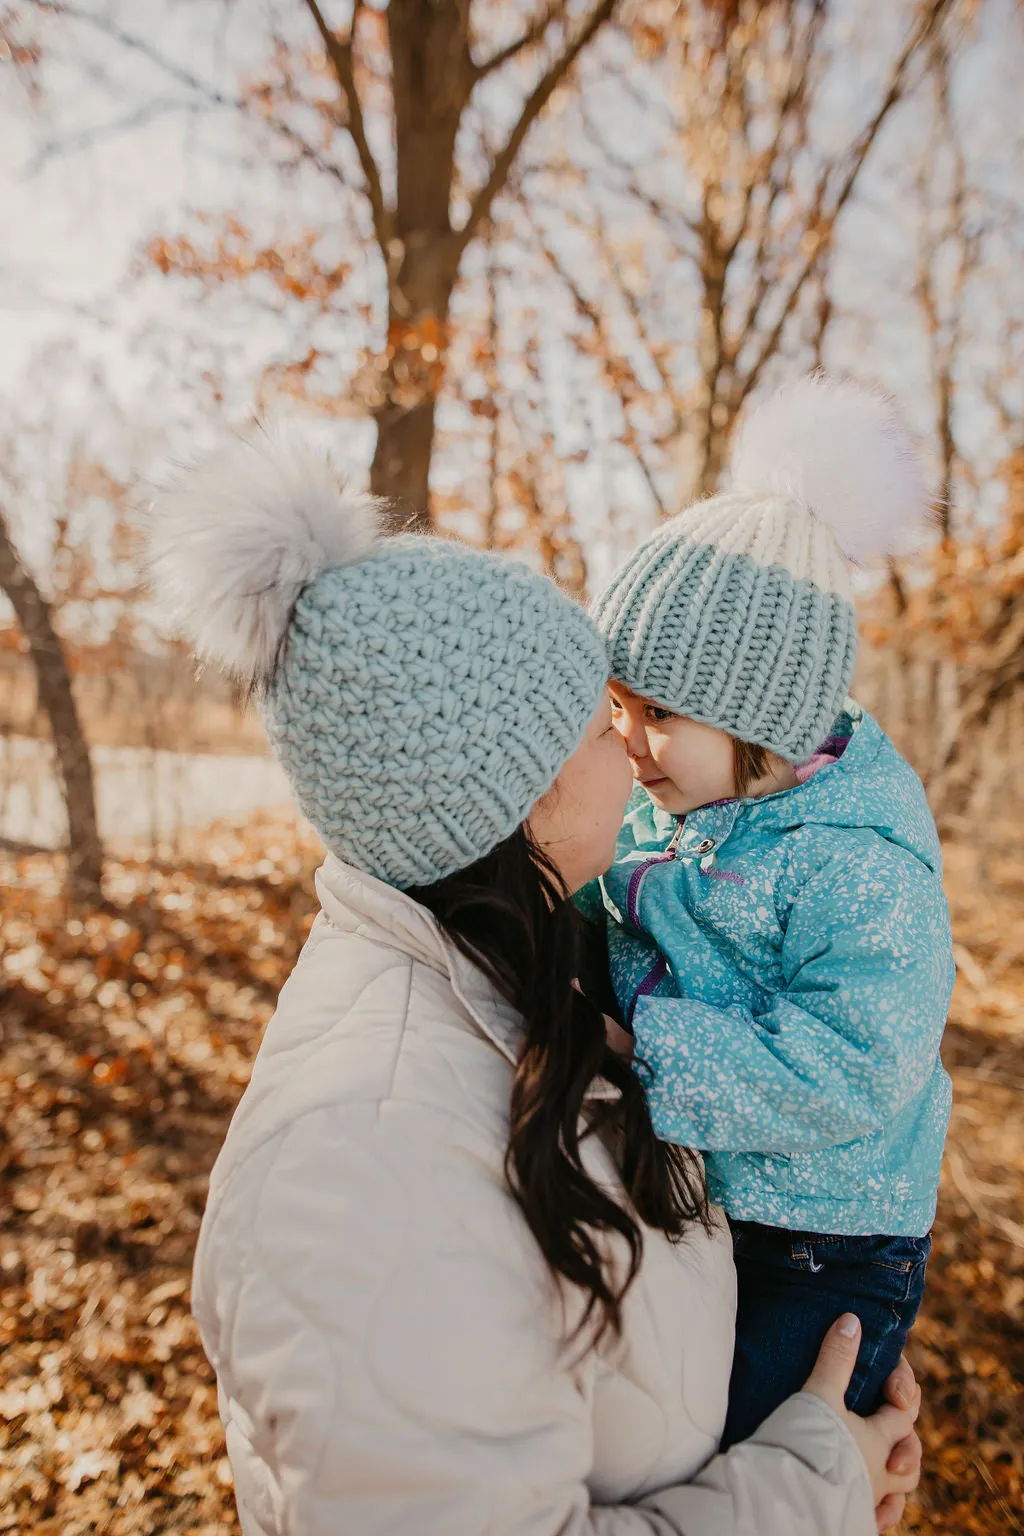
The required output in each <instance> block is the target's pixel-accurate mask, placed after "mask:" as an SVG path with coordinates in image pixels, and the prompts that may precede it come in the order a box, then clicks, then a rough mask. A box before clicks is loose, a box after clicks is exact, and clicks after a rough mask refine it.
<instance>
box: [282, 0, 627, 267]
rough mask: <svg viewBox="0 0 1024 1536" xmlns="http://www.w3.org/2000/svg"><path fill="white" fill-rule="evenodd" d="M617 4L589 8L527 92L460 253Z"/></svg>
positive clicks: (476, 202)
mask: <svg viewBox="0 0 1024 1536" xmlns="http://www.w3.org/2000/svg"><path fill="white" fill-rule="evenodd" d="M306 3H307V4H310V5H311V4H314V3H315V0H306ZM617 4H618V0H599V3H598V4H597V5H596V6H595V7H594V9H593V11H591V13H590V15H589V16H588V17H587V19H586V21H585V22H584V23H583V25H582V27H581V28H580V30H579V31H578V32H577V34H576V36H575V38H574V39H573V40H572V42H571V43H568V44H567V45H566V47H565V48H564V49H563V51H562V53H561V54H559V56H558V58H557V59H556V60H555V62H554V63H553V64H552V65H551V67H550V68H549V69H548V70H547V71H546V72H545V73H544V74H543V75H542V76H541V78H540V80H539V81H538V82H537V84H536V85H535V86H534V88H533V90H532V91H531V93H530V95H529V96H528V97H527V98H526V102H525V103H524V105H523V109H522V111H521V112H520V114H519V120H518V122H517V123H516V125H515V127H514V128H513V129H512V131H511V133H510V134H509V136H508V139H507V140H506V142H505V146H504V148H503V149H501V150H500V151H499V152H498V154H497V155H496V156H495V159H494V162H493V164H492V166H491V173H490V175H489V176H488V178H487V181H486V182H485V183H484V185H483V186H482V187H481V188H480V190H479V192H478V193H477V195H476V197H475V198H474V199H473V203H472V206H471V207H470V211H469V217H468V218H467V219H466V222H465V224H464V225H463V226H462V228H461V229H460V230H459V231H458V233H457V236H456V239H457V242H458V244H457V249H458V251H459V252H460V253H461V252H462V251H464V250H465V248H466V246H467V245H468V244H469V242H470V241H471V240H472V238H473V236H474V235H475V234H476V232H477V230H478V229H479V227H480V225H481V224H482V223H483V221H484V219H486V217H487V215H488V214H489V213H490V211H491V205H492V203H493V202H494V199H495V198H496V197H497V195H498V193H499V192H500V191H501V190H502V188H503V187H504V185H505V183H506V182H507V180H508V175H509V172H510V171H511V169H512V166H513V164H514V162H515V158H516V156H517V155H518V153H519V150H520V148H521V147H522V144H523V140H524V139H525V138H526V135H527V134H528V133H529V131H530V129H531V128H532V126H533V124H534V122H535V121H536V119H537V118H538V117H539V116H540V114H541V112H542V111H543V110H544V108H545V107H546V106H547V103H548V101H549V100H550V98H551V96H552V95H553V94H554V92H555V90H556V88H557V87H558V86H559V85H560V84H561V82H562V81H563V80H564V79H565V77H566V75H567V74H568V73H569V71H570V69H571V68H572V66H573V65H574V64H575V62H576V60H577V58H578V57H579V55H580V54H581V53H582V52H583V49H584V48H585V47H586V46H587V44H588V43H589V42H590V40H591V38H592V37H594V36H595V35H596V33H597V32H598V31H599V30H600V28H601V27H603V26H604V24H605V22H606V21H608V20H609V18H610V17H611V15H612V13H613V11H614V10H615V7H616V5H617Z"/></svg>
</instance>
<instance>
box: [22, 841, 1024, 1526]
mask: <svg viewBox="0 0 1024 1536" xmlns="http://www.w3.org/2000/svg"><path fill="white" fill-rule="evenodd" d="M316 857H317V855H316V849H315V846H314V845H313V844H312V843H311V842H306V841H303V839H302V837H301V835H300V834H298V833H297V832H296V829H295V827H294V825H293V824H292V823H291V822H290V821H287V820H274V819H272V818H263V819H261V820H259V821H257V822H255V823H254V824H253V825H252V826H251V827H250V828H248V829H247V830H246V831H245V832H244V833H242V832H238V831H231V830H218V831H215V832H213V833H208V834H205V835H204V836H203V837H202V838H201V839H196V841H195V843H194V845H193V846H192V847H190V848H186V849H184V850H182V852H181V853H180V854H179V855H178V856H176V857H174V858H171V857H167V858H163V859H159V860H157V861H151V860H140V861H138V862H133V861H131V860H126V861H124V862H120V863H116V864H114V865H113V866H112V868H111V872H110V879H109V895H110V905H109V908H108V909H107V910H105V911H104V912H101V913H97V914H95V915H93V916H91V917H89V918H87V919H86V920H85V921H84V922H81V921H78V922H76V921H74V920H69V919H68V916H67V913H66V912H65V909H64V906H63V902H62V898H61V895H60V885H59V882H60V875H61V871H60V868H59V861H56V860H54V859H52V858H50V857H48V856H43V855H40V856H32V857H29V858H22V859H19V860H17V861H15V860H13V859H9V860H7V866H6V867H4V868H0V879H2V881H3V884H4V887H5V890H10V889H11V887H12V885H14V884H16V886H17V889H16V891H15V893H14V894H12V895H10V896H5V902H4V910H3V915H2V918H0V962H2V966H3V971H2V981H3V992H2V997H0V1028H2V1035H0V1233H2V1236H0V1532H18V1533H25V1536H28V1533H31V1536H84V1533H87V1532H88V1533H104V1536H129V1533H130V1536H149V1533H154V1536H155V1533H158V1532H159V1533H162V1532H189V1533H194V1536H229V1533H231V1536H235V1533H237V1530H238V1526H237V1522H236V1519H235V1513H234V1505H233V1500H232V1494H231V1481H230V1473H229V1469H228V1465H227V1462H226V1460H225V1457H224V1444H223V1438H222V1435H221V1430H220V1424H219V1421H218V1418H217V1407H216V1394H215V1391H214V1386H213V1377H212V1373H211V1371H210V1369H209V1367H208V1365H207V1363H206V1361H205V1359H204V1357H203V1354H202V1350H201V1348H200V1346H199V1341H198V1337H197V1334H196V1330H195V1327H194V1325H193V1323H192V1320H191V1317H190V1314H189V1310H188V1286H189V1270H190V1261H191V1255H192V1248H193V1244H194V1242H195V1235H196V1230H197V1227H198V1224H199V1218H200V1214H201V1212H202V1208H203V1200H204V1196H205V1189H206V1177H207V1174H208V1171H209V1168H210V1165H211V1163H212V1161H213V1158H214V1155H215V1153H216V1151H217V1148H218V1146H219V1144H220V1141H221V1138H222V1136H223V1133H224V1128H225V1126H226V1124H227V1120H228V1118H229V1116H230V1114H231V1111H232V1108H233V1107H234V1104H235V1103H236V1101H237V1099H238V1096H239V1094H240V1093H241V1091H242V1088H243V1087H244V1085H245V1082H246V1081H247V1079H248V1073H249V1068H250V1065H251V1061H252V1057H253V1054H254V1051H255V1047H256V1044H257V1041H258V1037H259V1033H260V1030H261V1028H262V1026H263V1025H264V1024H265V1022H266V1020H267V1019H268V1018H269V1016H270V1013H271V1010H272V1008H273V1001H274V997H275V995H276V992H277V989H278V988H279V987H280V985H281V983H282V982H283V980H284V978H285V976H286V975H287V973H288V971H289V969H290V967H291V964H292V962H293V960H294V958H295V954H296V952H297V950H298V948H299V945H300V944H301V942H302V940H303V938H304V937H305V934H306V931H307V929H308V925H309V922H310V919H311V917H312V914H313V910H314V896H313V890H312V879H311V876H312V870H313V868H314V866H315V862H316ZM948 867H949V881H948V884H949V889H950V894H951V898H952V902H953V907H954V917H955V926H956V933H957V940H958V944H959V950H958V958H959V963H960V979H959V981H958V986H957V995H956V998H955V1000H954V1008H953V1015H952V1020H951V1025H950V1029H949V1032H948V1035H947V1042H946V1049H945V1054H946V1060H947V1063H948V1065H949V1067H950V1070H951V1071H952V1073H953V1076H954V1079H955V1082H956V1107H955V1110H954V1118H953V1128H952V1133H951V1137H950V1143H949V1153H948V1156H947V1160H946V1172H945V1177H944V1182H943V1190H942V1201H941V1205H940V1214H939V1220H938V1224H937V1228H936V1243H935V1256H934V1258H933V1261H932V1266H931V1272H930V1275H931V1277H930V1283H929V1288H928V1295H927V1300H926V1303H925V1308H924V1313H923V1316H922V1319H921V1321H920V1324H919V1327H918V1328H917V1330H916V1333H915V1337H914V1342H913V1360H914V1364H915V1367H916V1368H917V1370H918V1372H919V1374H920V1376H921V1378H922V1380H923V1382H924V1386H925V1402H926V1408H925V1413H924V1418H923V1436H924V1440H925V1447H926V1474H925V1479H924V1483H923V1486H922V1490H921V1497H920V1500H919V1502H918V1504H917V1505H916V1506H915V1507H914V1508H913V1509H912V1510H911V1512H910V1513H909V1515H908V1517H907V1520H906V1522H905V1527H904V1528H905V1530H907V1531H913V1532H915V1533H921V1536H924V1533H927V1536H938V1533H940V1532H941V1533H943V1536H946V1533H948V1536H970V1533H973V1536H997V1533H998V1536H1007V1533H1013V1532H1022V1533H1024V1515H1022V1510H1024V1332H1022V1322H1024V1209H1022V1206H1024V1202H1022V1198H1021V1196H1022V1193H1024V1112H1022V1110H1024V1092H1022V1090H1024V1051H1022V1046H1024V849H1021V848H1020V847H1017V848H1016V850H1015V853H1014V854H1013V856H1011V855H1010V854H1009V853H1006V854H1004V855H1003V856H1002V858H996V857H995V856H991V857H989V859H988V861H987V864H986V866H985V867H980V865H979V859H978V857H977V856H976V854H975V853H974V851H973V850H972V849H971V848H970V847H969V846H967V845H964V846H962V847H961V846H956V847H953V848H951V849H950V850H949V861H948ZM823 1536H826V1533H823Z"/></svg>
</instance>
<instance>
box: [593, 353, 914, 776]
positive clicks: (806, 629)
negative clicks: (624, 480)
mask: <svg viewBox="0 0 1024 1536" xmlns="http://www.w3.org/2000/svg"><path fill="white" fill-rule="evenodd" d="M928 511H929V499H928V496H927V494H926V491H925V487H924V483H923V481H922V477H921V470H920V466H919V464H918V462H917V459H916V457H915V454H914V449H913V444H912V442H911V440H910V438H909V436H908V434H907V432H906V431H905V429H904V427H903V426H902V425H901V423H900V421H899V418H898V416H897V414H896V411H895V409H894V407H893V405H892V403H891V402H890V401H889V400H888V399H887V398H886V397H885V396H884V395H881V394H877V393H875V392H873V391H871V390H867V389H864V388H861V387H860V386H858V385H855V384H851V383H844V382H835V381H832V380H829V379H827V378H825V377H824V376H823V375H821V374H813V375H811V376H810V377H808V378H804V379H801V380H799V381H798V382H796V383H793V384H791V385H788V386H786V387H784V388H782V389H780V390H778V392H777V393H776V394H775V395H773V396H771V397H770V398H769V399H767V400H766V401H765V402H764V404H762V405H761V406H759V407H758V408H757V409H755V410H754V411H753V412H752V413H751V415H750V416H749V418H748V419H747V421H746V423H745V425H744V426H743V428H742V429H741V431H740V433H739V437H738V439H737V442H736V446H735V450H734V452H733V454H732V459H731V463H730V474H729V489H728V490H725V491H723V492H721V493H719V494H718V495H717V496H712V497H711V498H710V499H708V500H706V501H701V502H698V503H697V504H696V505H695V506H692V507H689V508H688V509H687V510H686V511H685V512H681V513H680V514H679V515H678V517H674V518H672V519H671V521H669V522H667V523H664V524H662V526H661V527H659V528H658V529H657V530H656V531H655V532H654V533H652V534H651V535H650V537H649V538H647V539H646V540H645V541H644V543H642V544H641V545H640V547H639V548H638V549H637V550H636V551H635V552H634V553H633V554H632V555H631V556H630V558H629V559H628V560H627V561H626V562H625V564H624V565H623V566H622V567H621V568H620V570H619V571H618V572H617V574H616V575H615V577H614V578H613V579H612V581H611V584H610V585H609V586H608V587H607V588H606V589H605V591H604V592H602V593H601V595H600V596H599V597H598V598H596V599H595V601H594V602H593V604H592V605H591V613H592V614H593V616H594V618H595V620H596V622H597V625H598V628H599V629H600V630H601V632H602V633H603V634H604V635H605V637H606V639H607V641H608V645H609V651H610V661H611V672H612V676H613V677H614V678H617V679H619V681H620V682H623V683H625V685H626V686H627V687H628V688H630V689H632V690H633V692H634V693H637V694H640V695H642V696H643V697H645V698H649V699H653V700H654V701H655V702H656V703H657V704H660V705H661V706H662V707H663V708H665V709H670V710H672V711H673V712H674V713H676V714H680V715H687V716H689V717H690V718H692V719H694V720H702V721H704V722H705V723H706V724H708V725H715V726H718V727H719V728H720V729H721V730H724V731H728V733H729V734H730V735H731V736H734V737H737V738H739V739H740V740H741V741H747V742H751V743H753V744H756V745H758V746H762V747H767V748H768V749H769V750H770V751H772V752H777V753H778V754H779V755H780V756H781V757H784V758H788V759H789V760H790V761H792V762H801V761H802V760H804V759H805V758H807V757H809V756H810V755H811V753H813V752H814V750H815V748H816V747H818V746H819V745H820V744H821V742H822V741H823V740H824V739H825V737H826V736H827V735H828V730H829V727H830V726H831V724H832V722H833V721H834V720H835V718H836V716H837V715H838V714H839V712H840V709H841V708H842V705H843V701H844V699H845V698H846V695H847V692H848V690H849V687H850V681H851V679H852V676H853V668H854V661H855V659H856V654H857V620H856V615H855V612H854V605H853V593H852V589H851V585H850V574H849V569H848V566H847V561H848V560H850V561H854V562H859V561H863V560H867V559H871V558H874V557H876V556H878V555H882V554H887V553H894V552H895V550H896V549H897V548H898V547H899V545H900V543H901V542H902V537H903V535H904V534H905V532H906V530H907V528H908V527H910V526H913V525H914V524H920V523H921V522H922V521H923V520H924V518H925V517H926V516H927V513H928Z"/></svg>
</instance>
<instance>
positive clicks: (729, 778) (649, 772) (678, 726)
mask: <svg viewBox="0 0 1024 1536" xmlns="http://www.w3.org/2000/svg"><path fill="white" fill-rule="evenodd" d="M611 699H612V718H613V720H614V722H615V728H616V730H617V731H618V732H619V734H620V736H621V737H622V740H623V741H624V742H625V744H626V751H627V753H628V754H629V761H630V766H631V767H632V769H633V776H634V778H635V779H636V781H637V783H638V784H642V785H643V786H644V788H645V789H646V791H647V793H648V794H649V795H650V797H651V799H652V800H653V801H654V803H655V805H656V806H658V807H659V809H661V810H664V811H669V812H671V814H672V815H674V816H685V815H686V814H687V813H688V812H689V811H695V810H696V809H697V807H698V806H701V805H710V804H711V802H712V801H714V800H728V799H731V798H732V797H733V796H734V795H735V794H736V773H735V766H734V762H733V743H732V737H731V736H730V735H728V734H727V732H725V731H720V730H718V728H717V727H716V726H713V725H702V724H701V722H700V721H699V720H690V719H688V718H687V717H686V716H685V715H674V714H673V713H672V711H671V710H670V709H662V707H661V705H660V704H654V703H652V702H651V700H650V699H644V698H641V697H640V695H639V694H637V693H633V692H632V690H631V689H629V688H627V687H626V686H625V684H623V683H612V684H611Z"/></svg>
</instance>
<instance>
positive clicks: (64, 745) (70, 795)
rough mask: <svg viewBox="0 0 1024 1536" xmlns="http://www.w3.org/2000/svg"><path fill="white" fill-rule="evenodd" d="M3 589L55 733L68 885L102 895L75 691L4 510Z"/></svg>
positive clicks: (81, 894) (91, 898)
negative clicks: (65, 825)
mask: <svg viewBox="0 0 1024 1536" xmlns="http://www.w3.org/2000/svg"><path fill="white" fill-rule="evenodd" d="M0 589H2V590H3V591H4V592H6V594H7V596H8V597H9V598H10V600H11V604H12V606H13V608H14V612H15V615H16V617H17V620H18V623H19V624H20V625H21V629H22V633H23V634H24V636H25V638H26V640H27V641H28V646H29V653H30V655H31V657H32V664H33V666H34V667H35V672H36V686H37V688H38V691H39V702H40V704H41V705H42V707H43V709H44V710H45V712H46V715H47V718H48V720H49V722H50V730H51V731H52V733H53V746H54V751H55V753H56V757H57V767H58V771H59V773H60V778H61V782H62V787H63V791H64V804H65V806H66V808H67V818H68V888H69V891H70V893H71V897H72V900H74V901H75V902H76V903H80V904H82V905H95V904H97V903H99V902H100V901H102V899H103V889H102V876H103V847H102V844H101V843H100V837H99V829H98V826H97V822H96V796H95V791H94V788H93V777H92V763H91V762H90V759H89V748H88V746H87V744H86V740H85V736H84V734H83V732H82V725H81V721H80V720H79V718H78V710H77V708H76V706H75V698H74V694H73V692H72V690H71V678H70V675H69V673H68V665H67V660H66V658H65V656H64V650H63V647H62V646H61V643H60V639H59V637H58V635H57V632H56V630H55V629H54V627H53V620H52V618H51V616H50V610H49V607H48V605H47V603H46V601H45V599H44V598H43V595H42V593H41V592H40V590H39V588H38V587H37V586H36V583H35V581H34V580H33V579H32V576H31V574H30V573H29V571H28V570H26V568H25V566H24V565H23V564H22V562H21V560H20V559H19V557H18V553H17V551H16V549H15V548H14V545H13V544H12V542H11V537H10V533H9V532H8V529H7V524H6V522H5V520H4V517H3V515H2V513H0Z"/></svg>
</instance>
